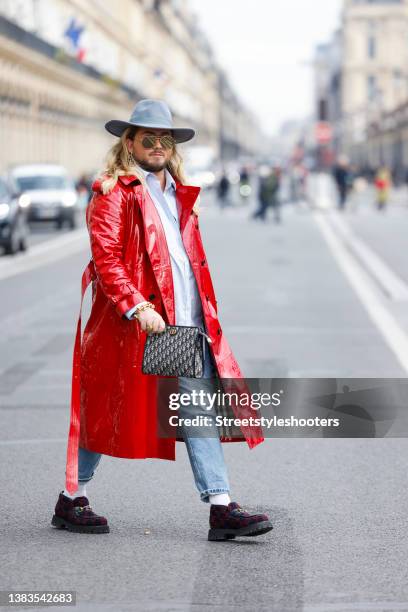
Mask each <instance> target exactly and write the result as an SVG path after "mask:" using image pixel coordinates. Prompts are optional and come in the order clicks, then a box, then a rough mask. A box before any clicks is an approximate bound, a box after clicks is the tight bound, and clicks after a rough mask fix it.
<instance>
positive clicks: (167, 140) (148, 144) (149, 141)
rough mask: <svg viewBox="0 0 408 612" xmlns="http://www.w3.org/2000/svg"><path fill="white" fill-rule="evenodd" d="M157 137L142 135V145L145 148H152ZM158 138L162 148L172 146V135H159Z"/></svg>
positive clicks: (173, 141)
mask: <svg viewBox="0 0 408 612" xmlns="http://www.w3.org/2000/svg"><path fill="white" fill-rule="evenodd" d="M157 139H158V136H144V138H143V139H142V145H143V146H144V148H145V149H153V147H154V146H155V145H156V140H157ZM159 140H160V144H161V146H162V147H163V149H171V148H173V147H174V144H175V140H174V138H173V137H172V136H168V135H166V136H161V138H160V139H159Z"/></svg>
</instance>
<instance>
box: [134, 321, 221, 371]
mask: <svg viewBox="0 0 408 612" xmlns="http://www.w3.org/2000/svg"><path fill="white" fill-rule="evenodd" d="M205 339H207V340H208V342H211V338H209V336H207V334H205V333H204V332H203V331H202V330H201V329H200V328H199V327H195V326H193V325H191V326H190V325H166V329H165V331H164V332H157V333H151V334H149V335H148V336H147V339H146V344H145V348H144V353H143V362H142V372H143V374H155V375H156V376H184V377H186V378H202V376H203V372H204V354H205V353H204V346H205V345H204V343H205Z"/></svg>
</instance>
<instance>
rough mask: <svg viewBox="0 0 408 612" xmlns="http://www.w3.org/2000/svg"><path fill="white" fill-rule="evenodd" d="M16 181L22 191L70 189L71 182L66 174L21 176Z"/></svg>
mask: <svg viewBox="0 0 408 612" xmlns="http://www.w3.org/2000/svg"><path fill="white" fill-rule="evenodd" d="M15 180H16V183H17V186H18V188H19V189H20V190H21V191H31V190H35V189H69V187H70V184H69V182H68V180H67V179H66V178H65V176H52V175H51V176H46V175H37V176H19V177H16V179H15Z"/></svg>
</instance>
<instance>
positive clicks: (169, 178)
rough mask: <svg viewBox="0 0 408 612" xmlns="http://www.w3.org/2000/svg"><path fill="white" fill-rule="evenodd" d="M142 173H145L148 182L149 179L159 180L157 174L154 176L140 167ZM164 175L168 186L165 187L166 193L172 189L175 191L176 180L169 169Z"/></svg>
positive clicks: (165, 170)
mask: <svg viewBox="0 0 408 612" xmlns="http://www.w3.org/2000/svg"><path fill="white" fill-rule="evenodd" d="M140 169H141V171H142V172H143V174H144V176H145V178H146V180H147V181H148V180H149V177H150V176H151V177H153V178H155V179H156V180H157V177H156V176H155V174H153V172H150V170H145V169H144V168H142V167H140ZM164 173H165V176H166V186H165V188H164V189H165V191H167V189H170V187H172V188H173V189H176V181H175V180H174V178H173V177H172V176H171V174H170V172H169V171H168V170H167V168H165V169H164Z"/></svg>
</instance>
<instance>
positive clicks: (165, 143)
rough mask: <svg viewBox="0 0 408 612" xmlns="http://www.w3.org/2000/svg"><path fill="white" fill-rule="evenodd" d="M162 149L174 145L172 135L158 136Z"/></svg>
mask: <svg viewBox="0 0 408 612" xmlns="http://www.w3.org/2000/svg"><path fill="white" fill-rule="evenodd" d="M160 142H161V146H162V147H163V149H171V148H172V147H173V146H174V142H175V141H174V138H173V137H172V136H162V137H161V138H160Z"/></svg>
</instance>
